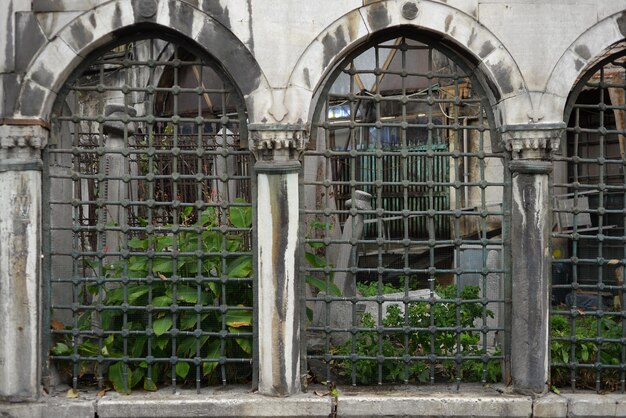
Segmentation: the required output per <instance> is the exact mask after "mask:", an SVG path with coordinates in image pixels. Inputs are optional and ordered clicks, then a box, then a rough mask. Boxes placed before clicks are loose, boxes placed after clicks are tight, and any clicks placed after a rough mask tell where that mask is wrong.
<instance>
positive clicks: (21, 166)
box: [0, 125, 49, 171]
mask: <svg viewBox="0 0 626 418" xmlns="http://www.w3.org/2000/svg"><path fill="white" fill-rule="evenodd" d="M48 135H49V131H48V130H47V129H46V128H44V127H42V126H38V125H25V126H24V125H0V171H9V170H15V171H23V170H41V150H42V149H43V148H44V147H45V146H46V145H47V144H48Z"/></svg>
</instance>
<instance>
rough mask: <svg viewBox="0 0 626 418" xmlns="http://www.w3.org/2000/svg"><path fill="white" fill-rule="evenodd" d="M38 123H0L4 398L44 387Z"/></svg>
mask: <svg viewBox="0 0 626 418" xmlns="http://www.w3.org/2000/svg"><path fill="white" fill-rule="evenodd" d="M47 139H48V131H47V130H46V129H44V128H43V127H42V126H38V125H19V126H15V125H2V126H0V196H1V197H0V318H1V320H0V336H1V337H0V399H4V400H10V401H23V400H32V399H35V398H36V397H37V396H38V394H39V387H40V384H39V383H40V370H41V361H40V355H39V354H40V350H41V346H42V345H41V335H40V332H39V328H40V313H41V295H40V288H41V287H40V273H41V272H40V265H41V238H42V237H41V167H42V162H41V149H42V148H43V147H44V146H45V145H46V143H47Z"/></svg>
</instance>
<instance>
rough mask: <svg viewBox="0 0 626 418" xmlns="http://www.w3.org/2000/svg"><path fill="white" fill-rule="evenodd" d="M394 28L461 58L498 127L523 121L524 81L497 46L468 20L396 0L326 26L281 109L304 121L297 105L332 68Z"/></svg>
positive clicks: (451, 11)
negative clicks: (478, 80)
mask: <svg viewBox="0 0 626 418" xmlns="http://www.w3.org/2000/svg"><path fill="white" fill-rule="evenodd" d="M413 5H415V6H416V7H412V6H413ZM415 13H416V14H415ZM394 30H409V31H410V30H415V31H420V32H421V33H425V34H428V35H430V36H431V37H434V38H436V39H438V40H440V42H442V43H443V44H446V45H447V46H448V47H450V48H451V49H453V50H454V51H455V52H456V53H459V54H460V55H461V56H463V57H464V58H465V60H466V61H467V64H468V65H469V66H470V67H472V68H475V69H477V71H476V72H477V74H479V75H481V76H482V77H483V78H484V81H485V84H486V85H487V86H488V87H489V90H490V93H491V94H492V97H491V98H490V99H491V102H492V104H493V105H494V113H495V114H496V120H497V123H498V124H499V125H506V124H511V123H527V122H528V114H529V113H531V112H532V104H531V101H530V98H529V95H528V89H527V87H526V82H525V81H524V78H523V76H522V74H521V72H520V70H519V68H518V66H517V63H516V62H515V60H514V59H513V57H512V56H511V55H510V53H509V52H508V51H507V50H506V48H505V47H504V45H503V44H502V42H500V41H499V40H498V38H497V37H496V36H495V35H494V34H493V33H491V32H490V31H489V30H488V29H486V28H485V27H484V26H483V25H481V24H480V23H479V22H478V20H476V18H475V17H474V16H472V15H470V14H468V13H466V12H464V11H461V10H459V9H456V8H454V7H452V6H449V5H447V4H444V3H441V2H435V1H430V0H424V1H421V2H419V3H417V4H415V3H413V2H410V1H408V2H407V1H398V0H385V1H381V2H376V3H372V4H369V5H367V6H363V7H361V8H358V9H355V10H353V11H351V12H349V13H347V14H345V15H344V16H342V17H340V18H339V19H338V20H336V21H335V22H334V23H333V24H331V25H330V26H328V27H327V28H326V29H325V30H324V31H322V32H321V33H320V34H319V35H318V36H317V37H316V38H315V40H314V41H313V42H312V43H311V44H310V45H309V46H308V47H307V49H306V50H305V51H304V53H303V54H302V56H301V57H300V59H299V60H298V62H297V64H296V66H295V67H294V70H293V72H292V73H291V76H290V80H289V85H288V90H287V93H286V95H285V104H286V106H287V108H289V109H294V110H296V109H299V110H300V113H298V116H297V118H299V119H301V120H303V119H306V120H310V118H311V117H312V115H313V109H310V108H308V107H306V108H302V103H312V102H314V100H313V99H314V96H315V94H316V92H317V91H318V90H319V88H320V86H322V85H323V84H324V81H325V80H326V78H327V77H328V76H329V74H330V72H331V71H332V69H333V68H334V67H335V65H336V64H337V63H338V62H340V61H341V60H342V59H343V58H345V57H346V55H348V54H349V53H351V52H352V51H354V50H355V49H357V48H358V47H360V46H362V45H363V44H364V43H365V42H366V41H367V40H368V39H370V38H371V37H372V36H376V35H378V34H380V33H384V32H391V31H394ZM295 113H297V112H292V113H291V119H293V122H295V121H296V119H297V118H296V116H295Z"/></svg>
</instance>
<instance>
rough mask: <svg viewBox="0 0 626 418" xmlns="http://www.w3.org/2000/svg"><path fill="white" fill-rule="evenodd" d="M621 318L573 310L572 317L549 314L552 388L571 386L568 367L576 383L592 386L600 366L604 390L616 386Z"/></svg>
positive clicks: (613, 388) (591, 387)
mask: <svg viewBox="0 0 626 418" xmlns="http://www.w3.org/2000/svg"><path fill="white" fill-rule="evenodd" d="M621 321H622V319H621V318H620V315H619V313H617V315H615V317H613V316H612V315H606V316H602V317H597V316H596V315H588V314H585V313H584V312H577V314H576V315H575V316H573V317H567V316H563V315H553V316H552V317H551V318H550V333H551V337H552V339H551V343H550V354H551V358H552V360H551V363H552V364H553V366H552V368H551V385H552V386H553V387H555V388H558V387H564V386H569V385H571V369H570V368H569V365H571V364H573V365H576V366H577V367H578V369H577V370H576V386H577V387H579V388H583V389H584V388H586V389H595V388H596V368H598V367H599V368H601V373H602V378H601V383H602V386H603V389H604V390H609V391H612V390H617V389H618V388H619V387H620V363H621V358H622V345H621V344H620V341H621V339H622V338H623V328H622V324H621Z"/></svg>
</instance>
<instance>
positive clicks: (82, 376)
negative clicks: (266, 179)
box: [44, 31, 253, 393]
mask: <svg viewBox="0 0 626 418" xmlns="http://www.w3.org/2000/svg"><path fill="white" fill-rule="evenodd" d="M122 39H123V40H121V41H119V42H117V43H115V44H113V45H109V46H107V47H105V48H102V49H100V50H98V51H96V52H94V53H93V54H92V55H91V56H90V57H89V58H88V59H86V61H85V62H84V63H83V64H82V65H81V66H80V68H78V69H77V71H75V72H74V74H73V76H72V77H71V78H70V79H69V80H68V81H67V82H66V84H65V85H64V88H63V90H62V92H61V94H60V95H59V98H58V99H57V101H56V104H55V108H54V110H53V115H52V135H51V141H50V145H49V146H48V147H47V148H46V150H45V153H44V158H45V164H44V183H45V189H44V272H45V274H44V283H45V288H46V295H45V300H46V303H47V309H46V311H47V312H49V313H50V314H49V316H48V317H46V320H45V322H46V323H45V324H44V326H45V331H46V335H47V339H46V341H47V342H48V344H47V348H49V349H50V353H51V355H50V362H51V367H54V368H56V369H57V370H58V371H59V373H58V374H59V375H60V376H61V379H66V378H67V379H69V378H71V381H72V385H73V388H74V389H77V388H79V387H85V386H90V385H94V386H98V387H99V388H100V389H102V388H106V387H109V388H113V389H115V390H116V391H118V392H123V393H128V392H130V391H131V390H132V389H134V388H139V387H142V388H143V389H146V390H156V389H158V388H161V387H163V386H165V385H167V386H170V385H171V386H172V387H174V388H176V387H177V386H183V387H184V386H192V387H197V388H198V389H199V388H200V387H201V386H202V385H205V384H215V383H224V384H225V383H244V382H249V381H250V380H251V378H252V368H251V362H252V309H253V308H252V306H253V302H252V300H253V296H252V282H253V279H252V276H253V268H252V266H253V263H252V258H253V256H252V244H253V227H252V219H253V217H252V204H251V199H252V196H251V186H250V185H251V176H250V169H249V166H250V162H251V154H250V152H249V151H248V149H247V144H246V137H247V127H246V123H247V120H246V109H245V106H244V102H243V98H242V95H241V93H240V92H239V90H238V89H237V87H236V86H235V85H234V84H233V83H232V81H231V79H230V78H229V77H228V75H227V74H226V73H225V71H224V70H223V69H222V67H221V66H220V65H219V63H217V62H215V61H214V60H213V59H212V58H211V57H210V56H209V55H208V54H207V53H205V52H204V51H202V50H201V49H200V48H198V47H196V46H195V45H193V44H191V43H189V42H183V41H181V40H180V39H178V38H176V37H173V36H172V37H170V36H169V35H167V32H166V31H160V32H159V33H154V32H152V33H151V32H150V31H143V32H142V34H138V35H131V36H127V37H123V38H122ZM68 383H69V382H68Z"/></svg>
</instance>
